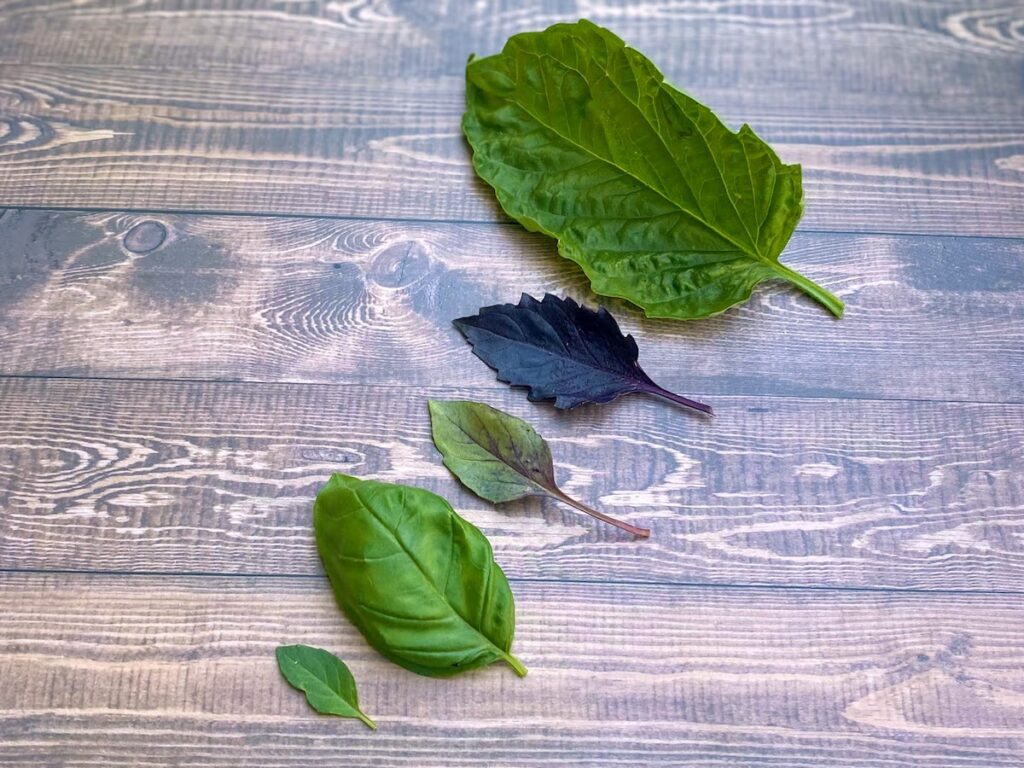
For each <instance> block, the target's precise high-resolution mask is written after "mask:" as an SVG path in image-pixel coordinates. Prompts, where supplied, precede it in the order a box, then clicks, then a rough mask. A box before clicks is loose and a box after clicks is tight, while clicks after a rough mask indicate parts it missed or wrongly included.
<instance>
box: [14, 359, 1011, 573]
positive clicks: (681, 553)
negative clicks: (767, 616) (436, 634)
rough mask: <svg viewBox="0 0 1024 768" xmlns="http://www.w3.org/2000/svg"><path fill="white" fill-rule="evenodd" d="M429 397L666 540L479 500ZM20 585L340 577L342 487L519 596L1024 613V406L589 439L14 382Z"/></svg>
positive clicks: (281, 400) (741, 421)
mask: <svg viewBox="0 0 1024 768" xmlns="http://www.w3.org/2000/svg"><path fill="white" fill-rule="evenodd" d="M430 397H438V398H448V399H451V398H465V399H480V400H484V401H485V402H488V403H491V404H493V405H495V406H496V407H499V408H502V409H504V410H506V411H508V412H510V413H513V414H515V415H517V416H520V417H522V418H526V419H528V420H529V421H530V422H531V423H533V424H534V425H535V426H536V427H537V429H538V430H539V431H540V432H541V434H544V435H545V436H547V438H548V439H549V440H550V442H551V444H552V446H553V453H554V456H555V461H556V468H557V475H558V477H559V479H560V481H561V482H562V486H563V488H565V489H566V491H567V492H569V493H570V494H572V495H575V496H577V497H579V498H580V499H581V500H584V501H589V502H592V503H594V504H596V505H597V506H599V507H600V508H601V509H603V510H605V511H606V512H608V513H610V514H613V515H616V516H619V517H622V518H625V519H628V520H630V521H631V522H634V523H640V524H645V525H648V526H650V527H651V528H652V529H653V535H652V537H651V539H650V540H649V541H633V540H630V539H629V538H628V537H627V536H625V535H624V534H622V533H621V532H620V531H618V530H617V529H614V528H611V527H610V526H604V525H599V524H597V523H596V522H595V521H591V520H590V519H589V518H586V517H583V516H580V515H578V514H576V513H574V512H573V511H572V510H570V509H568V508H566V507H562V506H560V505H557V504H556V503H554V502H545V501H541V500H530V501H525V502H515V503H512V504H508V505H505V506H503V507H500V508H495V507H494V506H492V505H490V504H488V503H487V502H484V501H482V500H479V499H477V498H475V497H473V496H472V495H471V494H469V493H468V492H467V491H464V490H462V488H461V486H459V485H458V483H457V482H456V481H455V480H454V479H452V478H451V477H450V475H449V474H448V472H447V470H446V469H445V468H444V467H443V465H442V464H441V462H440V460H439V457H438V455H437V454H436V452H435V450H434V448H433V445H432V444H431V442H430V436H429V420H428V416H427V412H426V400H427V399H428V398H430ZM0 402H2V403H3V404H4V407H3V409H2V410H0V510H2V514H0V564H2V565H3V567H6V568H22V569H26V568H27V569H46V570H53V569H58V570H59V569H69V568H70V569H82V570H87V571H134V572H161V573H163V572H183V571H184V572H204V573H207V572H208V573H258V574H305V575H312V574H318V573H320V572H321V570H320V564H319V562H318V559H317V556H316V553H315V551H314V546H313V538H312V532H311V528H310V509H311V502H312V498H313V496H314V495H315V493H316V491H317V489H318V488H319V487H320V485H321V484H322V483H323V482H324V481H325V480H326V478H327V477H328V476H329V474H330V473H331V472H333V471H343V472H346V473H348V474H353V475H357V476H361V477H376V478H379V479H385V480H389V481H393V482H403V483H410V484H413V485H419V486H423V487H427V488H430V489H431V490H434V491H436V492H438V493H440V494H442V495H444V496H446V497H447V498H449V499H450V500H451V501H452V503H453V505H454V506H455V507H456V509H459V510H460V511H461V512H463V513H464V514H465V515H466V517H467V518H468V519H470V520H472V521H473V522H474V523H476V524H478V525H479V526H480V527H481V528H482V529H483V530H484V531H485V532H486V533H487V534H488V536H489V537H490V538H491V540H492V542H493V543H494V547H495V551H496V553H497V555H496V556H497V559H498V561H499V562H500V563H501V564H502V566H503V567H504V568H505V569H506V571H507V572H508V573H509V574H510V575H511V576H514V577H517V578H525V577H528V578H547V579H573V580H579V579H584V580H590V581H605V580H609V579H611V580H627V581H641V582H672V583H680V582H692V583H697V582H699V583H717V584H730V583H732V584H736V583H738V584H779V585H798V584H799V585H830V586H861V587H897V588H915V589H961V590H962V589H975V590H1017V591H1019V590H1020V589H1021V585H1022V584H1024V570H1022V564H1024V557H1022V552H1024V537H1022V536H1021V531H1022V529H1024V471H1022V470H1024V406H1021V405H1013V406H1009V405H1001V406H997V405H970V404H934V403H922V402H871V401H832V400H799V399H795V398H778V399H772V398H750V397H725V398H719V399H717V400H716V402H715V405H716V408H717V414H718V415H717V416H716V417H715V419H714V422H713V423H706V422H704V421H702V420H700V419H699V418H694V417H691V416H688V415H687V414H684V413H682V412H681V411H680V410H678V409H675V408H673V407H672V406H669V405H667V404H662V403H658V402H654V401H650V400H644V399H636V398H634V399H624V400H622V401H620V402H618V403H616V404H613V405H611V406H608V407H605V408H590V409H584V410H582V411H579V412H575V413H573V415H572V416H568V415H566V414H557V413H555V412H553V410H552V409H550V408H547V407H542V406H538V405H531V404H530V403H528V402H527V401H526V399H525V398H524V397H523V396H522V395H521V394H519V393H513V392H511V391H509V390H485V391H480V390H475V389H468V388H462V389H426V388H401V387H383V386H378V387H365V386H348V387H341V386H308V385H263V384H259V385H256V384H229V383H223V384H216V383H196V382H192V383H189V382H138V381H136V382H132V381H74V380H28V379H22V380H12V379H7V380H0Z"/></svg>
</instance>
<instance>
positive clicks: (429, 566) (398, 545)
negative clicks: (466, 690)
mask: <svg viewBox="0 0 1024 768" xmlns="http://www.w3.org/2000/svg"><path fill="white" fill-rule="evenodd" d="M313 527H314V530H315V532H316V543H317V549H318V550H319V552H320V557H321V558H322V559H323V562H324V567H325V568H326V570H327V575H328V576H329V577H330V580H331V586H332V587H333V588H334V594H335V597H336V598H337V600H338V603H339V605H341V608H342V610H344V612H345V615H346V616H348V618H349V620H350V621H351V622H352V623H353V624H355V625H356V627H357V628H358V629H359V631H360V632H362V633H363V636H364V637H365V638H366V640H367V641H368V642H369V643H370V645H372V646H373V647H374V648H376V649H377V650H378V651H379V652H380V653H381V654H383V655H384V656H386V657H387V658H389V659H391V660H392V661H394V662H395V663H396V664H400V665H401V666H403V667H405V668H406V669H409V670H412V671H413V672H418V673H419V674H421V675H429V676H431V677H440V676H445V675H452V674H455V673H457V672H464V671H465V670H467V669H476V668H478V667H483V666H486V665H487V664H490V663H492V662H495V661H499V660H502V661H505V662H507V663H508V664H509V665H510V666H511V667H512V668H513V669H514V670H515V671H516V672H517V673H518V674H520V675H525V674H526V668H525V667H524V666H523V665H522V664H521V663H520V662H519V660H518V659H516V658H515V657H514V656H512V655H511V653H510V652H509V651H510V649H511V647H512V634H513V631H514V629H515V605H514V603H513V600H512V591H511V590H510V589H509V586H508V581H507V580H506V579H505V574H504V573H502V570H501V568H500V567H498V564H497V563H495V562H494V554H493V552H492V551H491V544H490V542H489V541H487V538H486V537H485V536H484V535H483V534H482V533H481V532H480V531H479V530H478V529H477V528H476V527H475V526H473V525H471V524H470V523H468V522H467V521H465V520H463V519H462V518H461V517H459V516H458V515H457V514H456V513H455V510H453V509H452V508H451V506H450V505H449V504H448V502H447V501H445V500H444V499H442V498H441V497H440V496H437V495H436V494H433V493H430V492H429V491H425V490H423V489H421V488H412V487H409V486H405V485H395V484H392V483H380V482H376V481H373V480H360V479H358V478H355V477H349V476H348V475H341V474H336V475H334V476H332V477H331V479H330V480H329V481H328V483H327V485H325V486H324V488H323V489H322V490H321V491H320V493H319V494H318V495H317V497H316V502H315V504H314V506H313Z"/></svg>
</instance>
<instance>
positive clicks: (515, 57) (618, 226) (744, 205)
mask: <svg viewBox="0 0 1024 768" xmlns="http://www.w3.org/2000/svg"><path fill="white" fill-rule="evenodd" d="M466 103H467V106H466V113H465V116H464V118H463V121H462V128H463V131H464V132H465V134H466V138H467V139H468V141H469V143H470V145H471V146H472V148H473V165H474V167H475V168H476V171H477V173H478V174H479V175H480V176H481V177H482V178H483V179H484V180H485V181H487V183H488V184H490V185H491V186H492V187H494V189H495V192H496V193H497V196H498V201H499V202H500V203H501V206H502V207H503V208H504V209H505V211H506V212H507V213H508V214H509V215H510V216H512V217H513V218H515V219H516V220H518V221H519V222H520V223H522V224H523V225H524V226H525V227H526V228H527V229H529V230H532V231H540V232H543V233H545V234H547V235H550V236H552V237H556V238H558V248H559V252H560V253H561V254H562V255H563V256H565V257H566V258H569V259H572V260H573V261H575V262H577V263H578V264H579V265H580V266H581V267H582V268H583V271H584V272H586V274H587V277H589V278H590V282H591V285H592V286H593V289H594V291H595V292H597V293H599V294H602V295H604V296H617V297H620V298H623V299H627V300H629V301H631V302H633V303H634V304H636V305H638V306H640V307H642V308H643V309H644V311H645V312H646V313H647V315H648V316H650V317H666V318H678V319H689V318H696V317H705V316H707V315H712V314H715V313H717V312H721V311H723V310H725V309H726V308H728V307H730V306H732V305H733V304H737V303H739V302H742V301H745V300H746V299H748V298H749V297H750V294H751V292H752V291H753V289H754V287H755V286H756V285H757V284H758V283H759V282H761V281H762V280H767V279H769V278H782V279H784V280H788V281H790V282H791V283H793V284H795V285H797V286H798V287H799V288H800V289H801V290H803V291H804V292H805V293H807V294H809V295H811V296H813V297H814V298H815V299H817V300H818V301H820V302H821V303H822V304H824V305H825V306H826V307H827V308H828V309H829V310H830V311H831V312H832V313H833V314H835V315H837V316H841V315H842V311H843V303H842V302H841V301H840V300H839V299H838V298H836V297H835V296H833V295H832V294H831V293H829V292H828V291H826V290H825V289H824V288H822V287H821V286H819V285H817V284H815V283H813V282H811V281H810V280H808V279H807V278H806V277H804V276H803V275H800V274H798V273H797V272H794V271H793V270H791V269H789V268H788V267H785V266H783V265H782V264H780V263H779V255H780V254H781V253H782V250H783V248H784V247H785V246H786V243H787V242H788V241H789V237H790V235H791V234H792V233H793V229H794V228H795V227H796V224H797V221H799V219H800V216H801V214H802V213H803V189H802V185H801V173H800V166H798V165H784V164H783V163H782V162H780V161H779V158H778V157H777V156H776V154H775V153H774V152H773V151H772V149H771V147H769V146H768V145H767V144H766V143H765V142H764V141H762V140H761V139H760V138H758V136H757V135H756V134H755V133H754V132H753V130H751V129H750V127H749V126H747V125H744V126H743V127H742V128H741V129H740V130H739V132H738V133H732V132H731V131H729V129H728V128H727V127H726V126H725V125H724V124H723V123H722V122H721V121H720V120H719V119H718V118H717V117H716V116H715V114H714V113H713V112H712V111H711V110H710V109H708V108H707V107H705V106H704V105H702V104H699V103H698V102H696V101H694V100H693V99H692V98H690V97H689V96H687V95H685V94H684V93H681V92H680V91H678V90H676V89H675V88H673V87H672V86H671V85H669V84H668V83H666V82H665V81H664V77H663V76H662V74H661V72H659V71H658V69H657V68H656V67H655V66H654V65H653V64H652V63H651V62H650V61H649V60H647V59H646V58H644V56H643V55H642V54H640V53H638V52H637V51H636V50H634V49H632V48H629V47H627V46H626V45H625V43H623V42H622V40H620V39H619V38H618V37H616V36H615V35H613V34H612V33H611V32H609V31H608V30H606V29H603V28H601V27H598V26H596V25H594V24H592V23H590V22H589V21H585V20H584V21H580V22H578V23H575V24H556V25H555V26H553V27H550V28H548V29H547V30H545V31H543V32H530V33H524V34H519V35H515V36H514V37H512V38H510V39H509V41H508V42H507V43H506V45H505V48H504V49H503V50H502V52H501V53H500V54H497V55H494V56H489V57H487V58H483V59H470V63H469V64H468V65H467V67H466Z"/></svg>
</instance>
